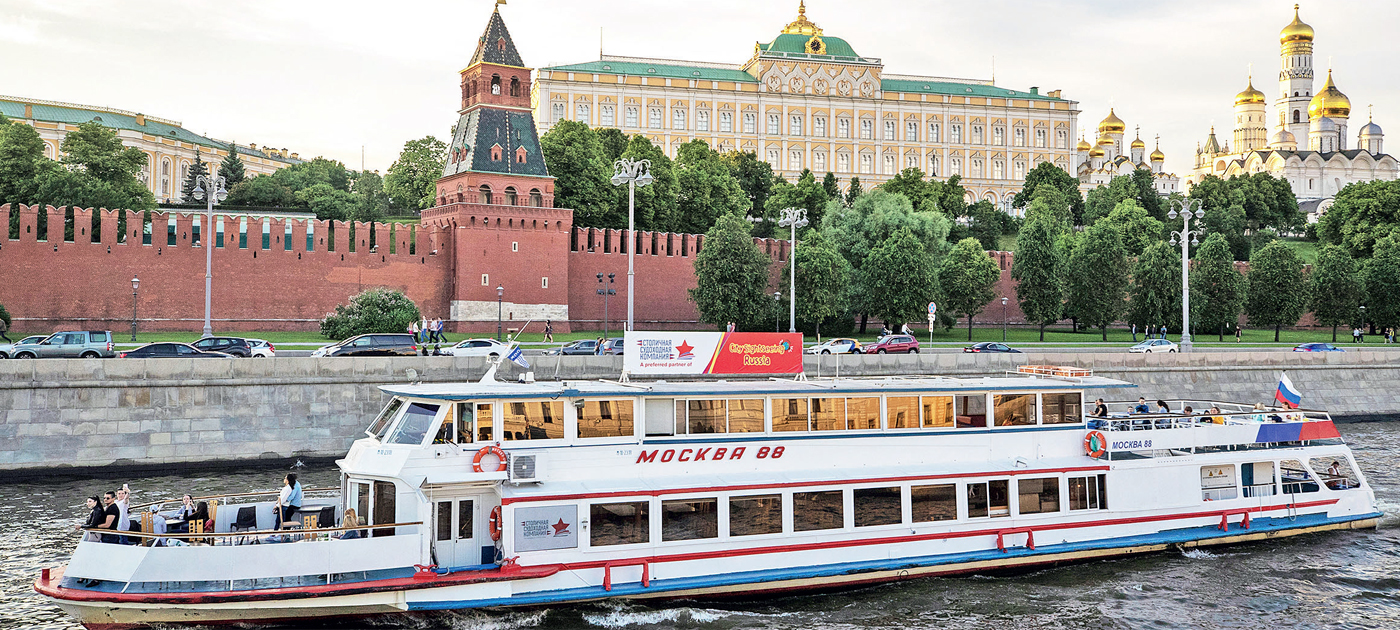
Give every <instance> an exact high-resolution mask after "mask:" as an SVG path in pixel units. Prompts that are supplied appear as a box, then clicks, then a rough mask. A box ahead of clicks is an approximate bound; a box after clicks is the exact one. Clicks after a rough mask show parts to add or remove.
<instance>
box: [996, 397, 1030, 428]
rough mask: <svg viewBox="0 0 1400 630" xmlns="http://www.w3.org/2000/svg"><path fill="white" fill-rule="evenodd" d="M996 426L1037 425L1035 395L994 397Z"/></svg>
mask: <svg viewBox="0 0 1400 630" xmlns="http://www.w3.org/2000/svg"><path fill="white" fill-rule="evenodd" d="M992 400H993V401H994V402H993V409H994V413H993V416H992V417H993V418H994V419H995V420H996V426H999V427H1012V426H1023V425H1033V424H1036V417H1035V394H996V395H994V396H992Z"/></svg>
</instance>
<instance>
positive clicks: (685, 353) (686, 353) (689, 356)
mask: <svg viewBox="0 0 1400 630" xmlns="http://www.w3.org/2000/svg"><path fill="white" fill-rule="evenodd" d="M676 358H677V359H679V360H683V361H689V360H694V359H695V346H691V345H687V344H686V343H685V340H684V339H682V340H681V343H680V345H678V346H676Z"/></svg>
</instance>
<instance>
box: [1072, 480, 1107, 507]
mask: <svg viewBox="0 0 1400 630" xmlns="http://www.w3.org/2000/svg"><path fill="white" fill-rule="evenodd" d="M1104 478H1105V477H1104V475H1089V476H1088V477H1070V478H1069V509H1071V510H1107V509H1108V487H1107V486H1105V485H1104Z"/></svg>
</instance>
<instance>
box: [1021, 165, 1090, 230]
mask: <svg viewBox="0 0 1400 630" xmlns="http://www.w3.org/2000/svg"><path fill="white" fill-rule="evenodd" d="M1056 170H1059V169H1056ZM1076 194H1078V193H1076ZM1036 202H1040V203H1036ZM1070 210H1071V207H1070V204H1069V201H1068V200H1067V199H1066V198H1065V195H1064V193H1062V192H1060V189H1059V188H1056V187H1055V186H1054V185H1052V184H1041V185H1039V186H1037V187H1036V189H1035V192H1034V193H1033V194H1032V195H1031V200H1030V207H1029V208H1027V209H1026V221H1027V222H1030V220H1031V219H1032V218H1033V217H1034V216H1036V215H1037V214H1044V215H1046V216H1048V217H1050V219H1051V220H1052V221H1053V223H1054V224H1055V225H1057V226H1060V227H1059V228H1057V231H1060V232H1062V231H1064V230H1067V229H1069V228H1070V226H1072V225H1073V223H1074V215H1073V214H1071V212H1070Z"/></svg>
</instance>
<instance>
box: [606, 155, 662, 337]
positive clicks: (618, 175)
mask: <svg viewBox="0 0 1400 630" xmlns="http://www.w3.org/2000/svg"><path fill="white" fill-rule="evenodd" d="M653 181H655V178H653V177H652V176H651V160H630V159H627V158H623V159H621V160H618V161H616V162H613V176H612V183H613V185H614V186H621V185H623V184H626V185H627V238H628V239H630V240H631V241H632V242H631V243H628V244H627V330H632V307H633V302H632V296H633V295H635V294H636V292H635V291H634V290H633V289H634V288H635V287H634V282H633V276H635V275H636V271H637V270H636V267H634V266H633V262H632V259H633V256H635V255H636V253H637V252H636V250H637V224H636V214H637V212H636V209H637V187H638V186H646V185H647V184H650V183H652V182H653Z"/></svg>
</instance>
